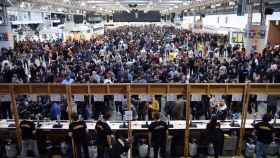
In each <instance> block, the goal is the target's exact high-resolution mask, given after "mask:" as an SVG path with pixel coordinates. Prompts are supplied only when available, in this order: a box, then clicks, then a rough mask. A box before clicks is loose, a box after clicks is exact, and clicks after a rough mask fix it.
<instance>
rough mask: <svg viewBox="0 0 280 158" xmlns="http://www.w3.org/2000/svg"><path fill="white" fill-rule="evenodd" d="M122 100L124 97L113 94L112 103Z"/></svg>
mask: <svg viewBox="0 0 280 158" xmlns="http://www.w3.org/2000/svg"><path fill="white" fill-rule="evenodd" d="M123 100H124V96H123V95H122V94H115V95H114V101H119V102H122V101H123Z"/></svg>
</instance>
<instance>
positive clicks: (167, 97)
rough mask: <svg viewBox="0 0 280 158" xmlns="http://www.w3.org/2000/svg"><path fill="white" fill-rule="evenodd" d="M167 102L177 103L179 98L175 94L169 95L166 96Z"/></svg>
mask: <svg viewBox="0 0 280 158" xmlns="http://www.w3.org/2000/svg"><path fill="white" fill-rule="evenodd" d="M166 101H177V96H176V95H175V94H168V95H167V96H166Z"/></svg>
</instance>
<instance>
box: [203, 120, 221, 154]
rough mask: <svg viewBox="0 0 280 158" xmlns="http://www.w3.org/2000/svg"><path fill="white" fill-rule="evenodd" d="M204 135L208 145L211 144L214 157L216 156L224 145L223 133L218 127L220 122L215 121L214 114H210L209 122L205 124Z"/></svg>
mask: <svg viewBox="0 0 280 158" xmlns="http://www.w3.org/2000/svg"><path fill="white" fill-rule="evenodd" d="M206 135H207V136H208V137H207V141H208V145H210V144H213V147H214V157H215V158H218V157H219V155H222V151H223V146H224V134H223V132H222V130H221V129H220V123H219V122H218V121H217V117H216V116H212V118H211V120H210V122H209V123H208V124H207V129H206Z"/></svg>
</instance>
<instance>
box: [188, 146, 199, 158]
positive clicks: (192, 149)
mask: <svg viewBox="0 0 280 158" xmlns="http://www.w3.org/2000/svg"><path fill="white" fill-rule="evenodd" d="M189 148H190V156H191V157H194V156H196V155H197V144H196V143H189Z"/></svg>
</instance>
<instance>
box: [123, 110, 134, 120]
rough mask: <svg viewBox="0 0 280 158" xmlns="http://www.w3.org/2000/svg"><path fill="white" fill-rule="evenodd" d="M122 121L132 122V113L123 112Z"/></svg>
mask: <svg viewBox="0 0 280 158" xmlns="http://www.w3.org/2000/svg"><path fill="white" fill-rule="evenodd" d="M124 120H126V121H132V120H133V113H132V111H125V112H124Z"/></svg>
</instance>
